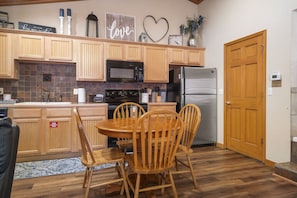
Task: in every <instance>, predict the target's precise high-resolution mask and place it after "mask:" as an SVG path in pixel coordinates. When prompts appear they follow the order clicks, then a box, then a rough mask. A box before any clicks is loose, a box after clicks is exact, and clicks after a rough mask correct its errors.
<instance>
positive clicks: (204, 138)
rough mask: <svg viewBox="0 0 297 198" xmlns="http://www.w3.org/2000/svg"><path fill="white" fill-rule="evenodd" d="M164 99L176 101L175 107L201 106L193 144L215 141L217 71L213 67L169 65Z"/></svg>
mask: <svg viewBox="0 0 297 198" xmlns="http://www.w3.org/2000/svg"><path fill="white" fill-rule="evenodd" d="M167 100H168V101H169V102H177V111H178V112H179V110H180V109H181V108H182V107H183V106H184V105H186V104H196V105H198V106H199V107H200V110H201V123H200V126H199V128H198V132H197V134H196V137H195V139H194V142H193V146H205V145H214V144H215V143H216V141H217V71H216V69H215V68H201V67H186V66H184V67H183V66H178V67H171V69H170V71H169V83H168V84H167Z"/></svg>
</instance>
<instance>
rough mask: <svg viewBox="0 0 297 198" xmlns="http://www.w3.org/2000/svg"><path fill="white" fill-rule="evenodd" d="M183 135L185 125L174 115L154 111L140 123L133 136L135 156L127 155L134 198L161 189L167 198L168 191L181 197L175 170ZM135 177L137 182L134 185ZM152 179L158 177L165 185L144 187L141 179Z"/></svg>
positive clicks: (129, 181)
mask: <svg viewBox="0 0 297 198" xmlns="http://www.w3.org/2000/svg"><path fill="white" fill-rule="evenodd" d="M183 132H184V130H183V122H182V120H181V119H180V118H179V116H178V114H177V113H176V112H174V111H169V110H153V111H150V112H147V113H145V114H144V115H142V116H141V117H140V118H139V119H138V120H137V122H136V124H135V125H134V129H133V133H132V140H133V154H127V155H126V161H127V162H128V167H127V174H126V175H127V181H128V184H129V187H130V188H131V190H132V191H133V192H134V198H138V197H139V193H140V192H145V191H152V190H158V189H161V192H162V194H163V193H164V188H168V187H171V188H172V190H173V196H174V197H177V191H176V187H175V184H174V180H173V177H172V175H171V170H172V167H174V156H175V153H176V151H177V149H178V146H179V142H180V140H181V138H182V134H183ZM156 142H158V143H157V144H155V143H156ZM135 174H136V182H133V177H132V176H133V175H135ZM149 175H158V176H159V177H160V179H161V180H160V181H161V182H158V183H154V184H150V185H149V186H148V185H144V186H140V183H141V182H140V181H141V176H149ZM167 176H169V181H168V178H167ZM145 181H147V179H146V180H145Z"/></svg>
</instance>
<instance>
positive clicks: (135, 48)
mask: <svg viewBox="0 0 297 198" xmlns="http://www.w3.org/2000/svg"><path fill="white" fill-rule="evenodd" d="M125 59H126V60H129V61H143V57H142V47H141V45H132V44H127V45H125Z"/></svg>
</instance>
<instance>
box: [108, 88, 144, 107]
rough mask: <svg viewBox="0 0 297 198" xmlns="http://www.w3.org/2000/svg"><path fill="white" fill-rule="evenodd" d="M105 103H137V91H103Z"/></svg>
mask: <svg viewBox="0 0 297 198" xmlns="http://www.w3.org/2000/svg"><path fill="white" fill-rule="evenodd" d="M105 102H106V103H109V104H120V103H123V102H137V103H138V102H139V90H105Z"/></svg>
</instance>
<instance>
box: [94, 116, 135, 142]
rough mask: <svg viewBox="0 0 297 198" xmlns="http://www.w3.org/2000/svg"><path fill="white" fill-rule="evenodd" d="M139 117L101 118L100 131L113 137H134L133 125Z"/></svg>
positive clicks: (98, 124)
mask: <svg viewBox="0 0 297 198" xmlns="http://www.w3.org/2000/svg"><path fill="white" fill-rule="evenodd" d="M136 121H137V118H126V119H108V120H99V121H98V122H97V124H96V128H97V129H98V132H99V133H101V134H103V135H106V136H108V137H113V138H132V132H133V126H134V124H135V123H136Z"/></svg>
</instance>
